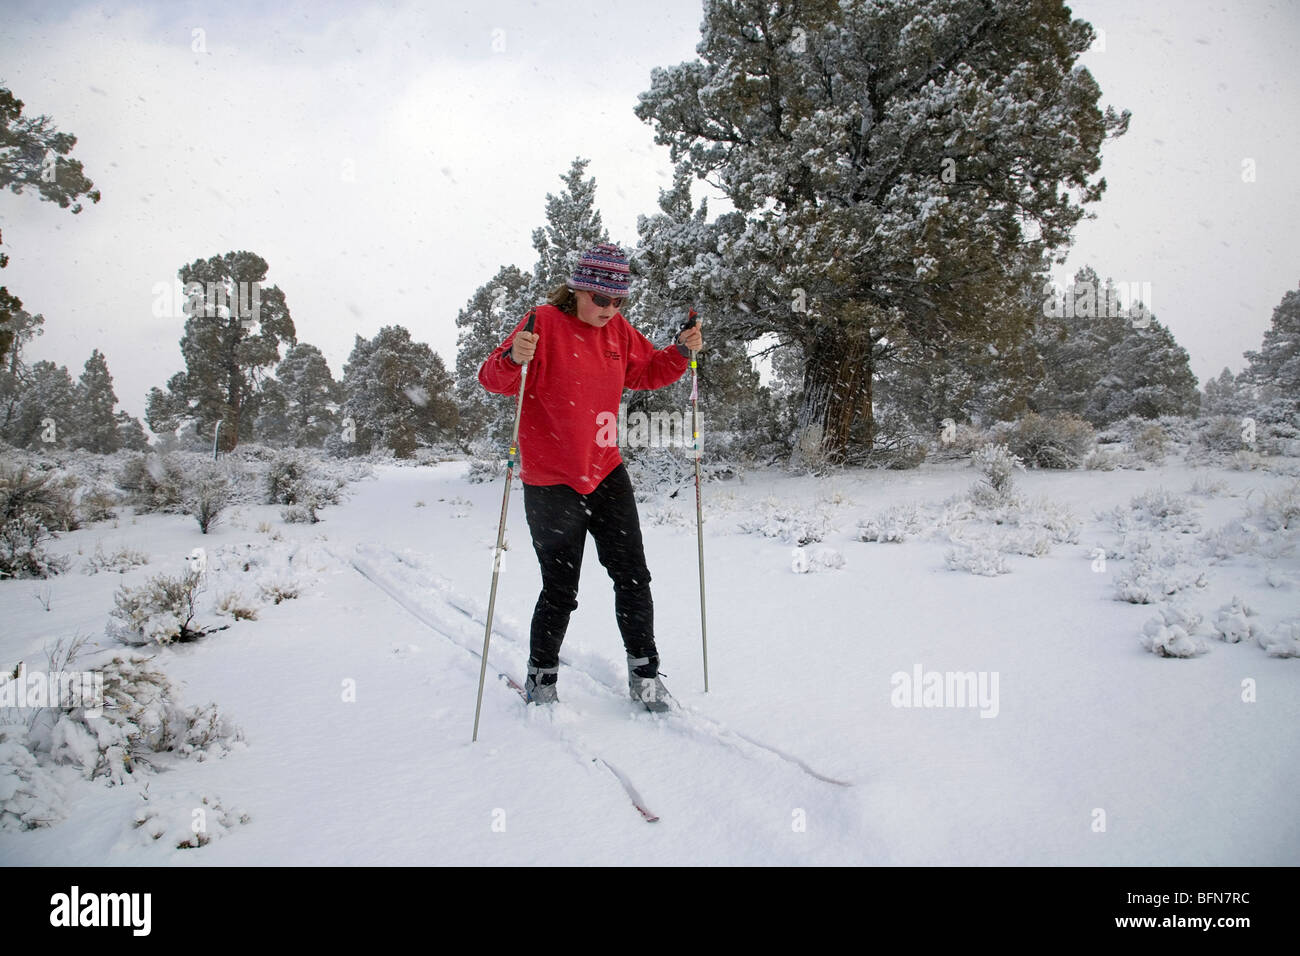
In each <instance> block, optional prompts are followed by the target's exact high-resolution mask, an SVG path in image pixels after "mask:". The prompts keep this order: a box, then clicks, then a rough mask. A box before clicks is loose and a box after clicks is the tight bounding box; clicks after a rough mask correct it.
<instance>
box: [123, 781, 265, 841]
mask: <svg viewBox="0 0 1300 956" xmlns="http://www.w3.org/2000/svg"><path fill="white" fill-rule="evenodd" d="M145 799H146V801H147V802H146V803H145V804H144V805H143V806H141V807H139V808H138V809H137V810H136V812H135V821H134V823H133V828H134V829H135V831H136V833H137V834H138V836H139V840H140V842H141V843H143V844H145V845H150V844H161V845H163V846H165V847H167V848H169V849H170V848H172V847H175V848H176V849H178V850H188V849H194V848H197V847H202V846H207V845H208V844H209V843H211V842H212V841H213V840H215V839H219V838H221V837H223V836H225V835H226V834H227V833H229V832H230V831H231V830H233V829H234V828H235V827H237V826H239V825H240V824H241V823H247V822H248V821H249V820H250V819H251V817H250V816H249V815H248V813H247V812H245V811H244V810H242V809H240V808H239V807H237V806H230V807H226V806H223V805H222V802H221V798H220V797H209V796H208V795H207V794H198V793H193V792H190V793H188V794H184V795H178V796H171V797H168V798H166V799H160V798H158V797H150V796H148V795H146V796H145ZM196 820H201V821H202V824H203V825H202V828H199V827H197V826H196V825H195V821H196Z"/></svg>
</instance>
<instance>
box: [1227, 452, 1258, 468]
mask: <svg viewBox="0 0 1300 956" xmlns="http://www.w3.org/2000/svg"><path fill="white" fill-rule="evenodd" d="M1264 464H1265V462H1264V456H1263V455H1261V454H1260V453H1259V452H1257V451H1252V450H1250V449H1249V448H1243V449H1241V450H1240V451H1234V452H1233V453H1232V457H1231V458H1229V459H1228V467H1229V468H1231V469H1232V470H1233V471H1255V470H1256V469H1258V468H1263V467H1264Z"/></svg>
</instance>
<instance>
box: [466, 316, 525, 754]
mask: <svg viewBox="0 0 1300 956" xmlns="http://www.w3.org/2000/svg"><path fill="white" fill-rule="evenodd" d="M536 314H537V310H536V309H533V310H531V311H529V313H528V324H527V325H525V326H524V331H525V332H532V331H533V319H534V317H535V316H536ZM527 378H528V363H527V362H525V363H524V364H523V367H522V368H521V369H520V370H519V397H518V398H517V399H516V400H515V427H514V431H513V432H511V433H510V457H509V458H508V459H507V460H506V489H505V493H504V494H503V495H502V497H501V523H500V524H499V525H497V548H496V553H495V554H494V555H493V558H492V593H491V595H489V597H488V610H487V626H486V627H485V628H484V629H483V660H482V663H481V664H480V665H479V670H478V701H477V703H475V704H474V736H473V738H471V741H470V742H471V743H473V742H474V741H477V740H478V715H479V710H480V709H481V708H482V706H483V681H484V679H485V678H486V677H487V662H488V642H489V641H491V639H492V612H493V610H494V609H495V608H496V603H497V577H498V575H500V573H501V552H502V551H504V550H505V540H506V510H507V509H508V508H509V507H510V479H511V478H513V477H514V473H515V462H516V461H517V460H518V458H519V419H520V417H521V416H522V415H523V411H524V381H525V380H526V379H527Z"/></svg>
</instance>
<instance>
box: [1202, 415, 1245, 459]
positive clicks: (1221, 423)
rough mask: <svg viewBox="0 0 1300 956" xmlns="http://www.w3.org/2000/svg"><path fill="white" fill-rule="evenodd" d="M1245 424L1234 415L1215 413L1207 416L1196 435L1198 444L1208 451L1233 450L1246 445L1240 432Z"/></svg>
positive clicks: (1238, 449)
mask: <svg viewBox="0 0 1300 956" xmlns="http://www.w3.org/2000/svg"><path fill="white" fill-rule="evenodd" d="M1244 430H1245V426H1243V424H1242V420H1241V418H1239V417H1237V416H1234V415H1215V416H1213V417H1212V418H1207V419H1205V421H1204V422H1203V423H1202V425H1201V429H1200V432H1199V433H1198V434H1197V436H1196V441H1197V444H1198V445H1199V446H1201V447H1202V448H1204V449H1207V450H1209V451H1220V452H1233V451H1240V450H1241V449H1243V448H1245V447H1246V443H1245V440H1244V439H1243V438H1242V433H1243V431H1244Z"/></svg>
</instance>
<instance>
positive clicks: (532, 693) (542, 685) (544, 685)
mask: <svg viewBox="0 0 1300 956" xmlns="http://www.w3.org/2000/svg"><path fill="white" fill-rule="evenodd" d="M559 673H560V669H559V668H558V667H534V666H533V665H532V664H529V665H528V676H527V677H526V678H525V679H524V696H525V697H526V698H527V699H528V703H530V704H558V703H559V702H560V697H559V694H557V693H556V691H555V682H556V680H558V679H559Z"/></svg>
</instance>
